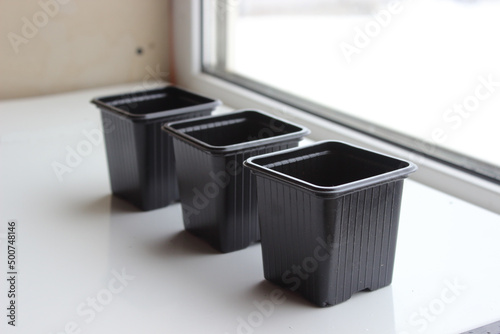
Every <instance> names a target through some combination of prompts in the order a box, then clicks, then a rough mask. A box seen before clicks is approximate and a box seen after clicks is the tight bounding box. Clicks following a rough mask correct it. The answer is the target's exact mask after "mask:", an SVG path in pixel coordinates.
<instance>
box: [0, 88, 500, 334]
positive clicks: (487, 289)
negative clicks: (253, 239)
mask: <svg viewBox="0 0 500 334" xmlns="http://www.w3.org/2000/svg"><path fill="white" fill-rule="evenodd" d="M135 86H136V85H125V86H116V87H110V88H104V89H97V90H91V91H81V92H76V93H71V94H65V95H58V96H49V97H41V98H33V99H25V100H16V101H2V102H0V117H1V123H0V134H1V146H0V182H1V183H0V189H1V201H0V237H1V240H0V241H1V243H0V249H1V261H2V264H1V266H0V267H1V268H2V270H3V275H6V272H7V270H6V269H5V268H6V256H5V254H6V241H5V233H6V228H7V226H6V225H7V221H8V220H9V219H16V220H17V221H18V225H19V231H18V233H19V234H18V260H19V282H18V287H17V289H18V293H19V296H18V300H17V301H18V306H19V308H18V326H17V327H16V328H11V327H10V326H7V325H6V322H7V320H6V316H5V314H4V313H6V311H5V307H2V310H4V311H2V314H1V317H0V319H2V324H1V325H0V327H2V328H3V329H2V333H4V332H7V333H43V334H49V333H54V334H55V333H221V334H224V333H229V334H232V333H328V332H331V333H333V332H334V333H383V334H390V333H398V334H405V333H439V334H443V333H457V332H461V331H466V330H469V329H472V328H475V327H479V326H481V325H485V324H487V323H490V322H493V321H497V320H499V319H500V302H499V301H500V284H498V277H499V276H500V243H499V242H498V236H499V235H500V217H499V216H498V215H496V214H493V213H491V212H488V211H485V210H483V209H480V208H477V207H475V206H473V205H470V204H468V203H465V202H463V201H460V200H457V199H455V198H453V197H450V196H448V195H445V194H443V193H440V192H438V191H435V190H433V189H431V188H428V187H425V186H422V185H420V184H418V183H415V182H413V181H411V180H408V181H406V184H405V191H404V196H403V203H402V211H401V220H400V230H399V237H398V247H397V254H396V266H395V271H394V279H393V284H392V285H391V286H389V287H387V288H384V289H381V290H378V291H374V292H368V293H366V292H362V293H358V294H356V295H354V296H353V297H352V298H351V299H350V300H348V301H347V302H344V303H342V304H339V305H337V306H334V307H330V308H324V309H320V308H317V307H315V306H312V305H311V304H309V303H308V302H306V301H304V300H303V299H302V298H301V297H300V296H298V295H295V294H293V293H291V292H287V291H284V292H283V296H284V297H281V299H279V302H281V303H280V304H270V303H271V302H270V301H271V299H270V294H271V292H273V291H274V290H276V289H278V290H280V289H279V288H277V287H276V286H274V285H273V284H271V283H268V282H267V281H265V280H264V279H263V274H262V268H261V265H262V260H261V252H260V247H259V245H253V246H251V247H249V248H248V249H245V250H242V251H238V252H234V253H230V254H218V253H216V252H215V251H213V250H212V249H211V248H210V247H209V246H208V245H207V244H206V243H204V242H203V241H201V240H199V239H197V238H196V237H193V236H191V235H190V234H188V233H186V232H184V231H183V225H182V217H181V210H180V205H179V204H175V205H171V206H169V207H167V208H164V209H159V210H155V211H150V212H140V211H137V210H136V209H135V208H134V207H132V206H131V205H129V204H128V203H126V202H124V201H122V200H119V199H116V198H113V197H112V196H111V195H110V187H109V179H108V174H107V166H106V158H105V153H104V145H103V143H102V141H100V142H98V143H97V144H96V145H94V144H92V145H93V146H92V150H91V153H90V154H88V156H86V157H83V158H82V161H81V163H80V164H78V166H76V167H75V168H73V170H72V172H71V173H67V174H64V175H62V182H60V181H59V180H58V178H57V176H56V173H55V172H54V171H53V168H52V166H51V165H52V163H53V162H54V161H57V162H61V163H65V159H66V155H67V150H68V147H69V148H73V149H76V148H77V147H78V145H84V144H81V143H82V142H83V141H85V140H86V137H85V135H84V134H83V131H84V130H86V131H91V130H93V129H100V128H101V125H100V118H99V111H98V109H97V108H95V107H94V106H93V105H91V104H90V103H89V101H90V99H91V98H93V97H95V96H101V95H109V94H113V93H120V92H126V91H128V90H130V89H131V88H133V87H135ZM122 270H123V271H125V273H126V274H127V275H129V276H133V279H131V277H129V279H128V280H127V279H125V281H124V283H122V282H120V281H119V280H116V275H117V272H121V271H122ZM451 285H455V287H454V288H450V286H451ZM274 293H276V292H274ZM6 294H7V286H6V280H4V279H2V280H1V284H0V295H1V296H2V297H1V300H2V302H1V303H2V305H6V303H7V298H6ZM89 298H90V299H89ZM91 298H96V300H97V302H96V303H98V304H97V305H94V306H95V308H96V309H97V310H99V311H92V310H93V309H92V308H91V306H90V305H89V304H88V303H89V301H90V302H91V300H92V299H91ZM99 300H100V301H101V302H99ZM258 303H261V304H262V303H263V304H265V306H266V307H267V308H266V309H265V310H264V312H263V311H259V308H258V307H257V306H256V304H258ZM271 305H272V306H271ZM264 313H265V314H264ZM93 315H95V317H93ZM241 321H244V322H245V323H246V324H248V322H250V324H248V325H247V326H245V327H246V328H243V327H242V325H241V323H242V322H241ZM251 324H253V325H255V326H252V325H251ZM72 326H73V327H72ZM65 327H66V329H65ZM4 329H7V331H5V330H4Z"/></svg>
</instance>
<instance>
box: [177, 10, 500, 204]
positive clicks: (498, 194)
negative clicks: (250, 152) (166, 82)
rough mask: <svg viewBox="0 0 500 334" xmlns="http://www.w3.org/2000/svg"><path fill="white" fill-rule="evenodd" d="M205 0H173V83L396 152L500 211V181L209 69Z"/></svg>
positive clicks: (427, 176) (453, 190)
mask: <svg viewBox="0 0 500 334" xmlns="http://www.w3.org/2000/svg"><path fill="white" fill-rule="evenodd" d="M202 1H206V0H172V8H171V12H170V15H171V16H170V29H171V39H170V50H171V51H172V52H171V55H170V58H171V59H170V66H171V68H170V70H171V72H172V76H171V78H172V82H173V83H175V84H177V85H180V86H183V87H185V88H188V89H191V90H195V91H198V92H200V93H203V94H206V95H209V96H214V97H217V98H218V99H220V100H222V101H223V102H224V103H225V104H226V105H228V106H230V107H233V108H236V109H241V108H255V109H260V110H264V111H266V112H268V113H271V114H275V115H278V116H280V117H283V118H288V119H291V120H293V121H294V122H297V123H300V124H303V125H304V126H306V127H308V128H309V129H310V130H311V135H310V136H309V138H311V139H313V140H325V139H335V140H342V141H346V142H350V143H353V144H356V145H360V146H364V147H367V148H369V149H373V150H376V151H380V152H383V153H387V154H390V155H394V156H398V157H401V158H403V159H407V160H410V161H412V162H414V163H416V164H417V165H418V167H419V170H418V171H417V172H416V173H414V174H413V175H412V176H411V178H412V179H413V180H415V181H418V182H420V183H423V184H425V185H428V186H430V187H433V188H436V189H438V190H441V191H443V192H446V193H448V194H451V195H453V196H455V197H458V198H461V199H463V200H465V201H468V202H471V203H473V204H476V205H479V206H481V207H483V208H486V209H488V210H491V211H493V212H496V213H500V205H499V203H500V185H499V184H497V183H494V182H492V181H489V180H487V179H484V178H482V177H479V176H477V175H474V174H472V173H469V172H466V171H464V170H462V169H460V168H457V167H454V166H451V165H449V164H447V163H444V162H442V161H439V160H436V159H433V158H429V157H428V156H426V155H424V154H421V153H417V152H414V151H412V150H409V149H407V148H405V147H404V145H395V144H392V143H389V142H387V141H385V140H381V139H379V138H377V137H373V136H371V135H369V134H366V133H362V132H360V131H357V130H354V129H353V128H351V127H347V126H344V125H341V124H338V123H334V122H332V121H329V120H326V119H325V118H322V117H320V116H317V115H314V114H311V113H310V112H307V111H304V110H302V109H300V108H297V107H293V106H290V105H288V104H285V103H283V102H280V101H278V100H275V99H272V98H270V97H269V96H265V95H262V94H259V93H256V92H255V91H254V90H250V89H248V88H244V87H243V86H240V85H237V84H234V83H232V82H230V81H228V80H226V79H224V76H223V75H213V74H207V73H205V72H204V71H203V68H202V43H203V40H202V28H203V23H202V15H203V13H202Z"/></svg>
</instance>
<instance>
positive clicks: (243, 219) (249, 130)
mask: <svg viewBox="0 0 500 334" xmlns="http://www.w3.org/2000/svg"><path fill="white" fill-rule="evenodd" d="M163 129H164V130H165V131H166V132H168V133H169V134H171V135H172V136H173V137H174V151H175V157H176V169H177V178H178V181H179V191H180V199H181V204H182V210H183V220H184V227H185V229H186V230H187V231H189V232H191V233H193V234H195V235H197V236H199V237H201V238H203V239H205V240H206V241H208V242H209V243H210V244H211V245H212V246H213V247H214V248H215V249H217V250H219V251H221V252H224V253H226V252H231V251H235V250H239V249H243V248H246V247H248V246H249V245H250V244H251V243H254V242H256V241H259V240H260V233H259V225H258V221H257V208H256V206H255V204H256V193H255V179H254V178H253V177H252V175H251V173H250V171H249V170H246V169H244V168H243V161H244V160H245V159H247V158H249V157H251V156H254V155H258V154H263V153H268V152H274V151H278V150H283V149H286V148H290V147H295V146H297V145H298V143H299V141H300V140H301V139H302V137H304V136H305V135H307V134H309V130H308V129H306V128H304V127H302V126H299V125H296V124H293V123H290V122H288V121H285V120H282V119H279V118H276V117H273V116H271V115H268V114H266V113H263V112H260V111H253V110H241V111H236V112H231V113H229V114H225V115H218V116H211V117H203V118H198V119H193V120H185V121H180V122H175V123H170V124H167V125H165V126H164V127H163Z"/></svg>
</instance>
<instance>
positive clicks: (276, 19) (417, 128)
mask: <svg viewBox="0 0 500 334" xmlns="http://www.w3.org/2000/svg"><path fill="white" fill-rule="evenodd" d="M211 8H212V10H211V11H208V12H209V13H212V14H208V15H212V18H210V17H208V18H207V22H212V24H211V26H212V29H209V28H207V25H205V27H206V28H207V30H208V32H210V31H211V33H209V34H208V35H207V36H208V42H207V43H206V44H207V45H208V46H207V45H205V46H206V47H210V48H211V50H213V51H212V53H210V52H206V53H205V60H206V63H205V65H206V68H207V69H208V70H209V71H211V70H212V71H214V72H218V73H219V74H220V73H226V74H229V75H236V76H237V77H238V78H240V79H241V78H243V79H248V80H249V81H254V82H257V83H261V84H264V85H266V86H270V87H274V88H276V89H278V90H280V91H284V92H286V93H289V94H290V95H292V96H296V97H300V98H302V99H304V100H307V101H311V103H314V104H315V105H316V104H318V105H321V106H326V107H328V108H331V117H332V118H333V119H336V117H340V116H342V115H346V116H348V117H352V118H353V119H354V120H355V119H359V120H363V121H364V122H361V123H359V124H360V125H359V126H360V127H363V126H364V127H365V128H364V129H361V130H363V131H365V132H370V133H374V134H375V135H377V136H381V137H392V138H389V139H390V140H392V141H395V137H394V136H392V135H391V133H392V132H395V133H399V134H401V135H404V136H406V137H407V139H408V140H407V141H405V142H404V144H405V145H406V146H412V145H413V146H414V147H413V148H416V149H417V150H420V151H423V152H424V153H426V154H431V155H432V154H437V153H438V152H436V149H437V151H439V149H440V148H444V149H445V151H447V152H451V155H454V160H455V161H452V162H453V163H454V164H459V165H461V166H462V167H466V168H472V169H475V170H482V168H483V167H484V166H486V167H487V168H488V171H487V172H486V174H487V175H488V176H490V177H493V178H497V179H500V174H499V172H498V170H499V168H498V166H500V150H498V149H497V148H496V146H497V145H498V144H499V143H500V131H498V130H497V129H496V127H497V126H500V97H499V95H500V61H499V59H500V44H499V43H498V42H497V38H498V31H500V20H499V19H498V18H499V17H500V2H499V1H494V0H489V1H488V0H476V1H466V0H462V1H458V0H418V1H386V0H293V1H292V0H222V1H218V2H213V3H212V7H211ZM210 20H211V21H210ZM214 21H215V24H214ZM210 36H212V37H210ZM213 43H215V45H212V44H213ZM311 105H312V104H311ZM335 111H337V112H335ZM341 119H342V118H341ZM353 122H354V124H355V121H353ZM367 127H368V128H367ZM422 142H425V143H426V144H425V145H423V144H422ZM457 156H458V158H457ZM448 157H449V154H447V155H446V156H445V155H444V154H443V156H441V157H439V158H441V159H445V160H446V159H447V158H448ZM466 157H469V158H470V159H467V158H466ZM452 160H453V159H452ZM481 162H484V166H483V167H477V166H476V167H474V166H473V165H474V164H475V163H481Z"/></svg>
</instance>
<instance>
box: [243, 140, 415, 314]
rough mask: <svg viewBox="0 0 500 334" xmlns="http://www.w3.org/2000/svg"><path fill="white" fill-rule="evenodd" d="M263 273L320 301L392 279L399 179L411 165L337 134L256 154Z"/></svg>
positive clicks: (335, 301)
mask: <svg viewBox="0 0 500 334" xmlns="http://www.w3.org/2000/svg"><path fill="white" fill-rule="evenodd" d="M245 166H246V167H248V168H250V169H251V170H252V171H253V173H255V174H256V176H257V194H258V203H259V205H258V207H259V219H260V228H261V237H262V239H261V244H262V256H263V261H264V276H265V278H266V279H267V280H269V281H271V282H274V283H276V284H278V285H280V286H284V287H287V288H289V289H291V290H294V291H298V292H299V293H300V294H302V295H303V296H304V297H305V298H307V299H308V300H310V301H311V302H313V303H315V304H317V305H319V306H331V305H335V304H338V303H340V302H342V301H345V300H347V299H349V298H350V297H351V296H352V295H353V294H354V293H355V292H358V291H362V290H376V289H379V288H381V287H384V286H387V285H389V284H390V283H391V281H392V273H393V268H394V255H395V250H396V239H397V232H398V222H399V212H400V205H401V196H402V191H403V181H404V178H406V177H407V176H408V174H410V173H412V172H414V171H415V170H416V169H417V167H416V166H415V165H414V164H413V163H411V162H407V161H404V160H400V159H396V158H393V157H389V156H387V155H383V154H379V153H376V152H373V151H369V150H366V149H362V148H360V147H356V146H352V145H349V144H346V143H343V142H338V141H325V142H318V143H316V144H313V145H311V146H307V147H300V148H296V149H291V150H286V151H283V152H277V153H271V154H266V155H262V156H256V157H253V158H250V159H248V160H247V161H245Z"/></svg>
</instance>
